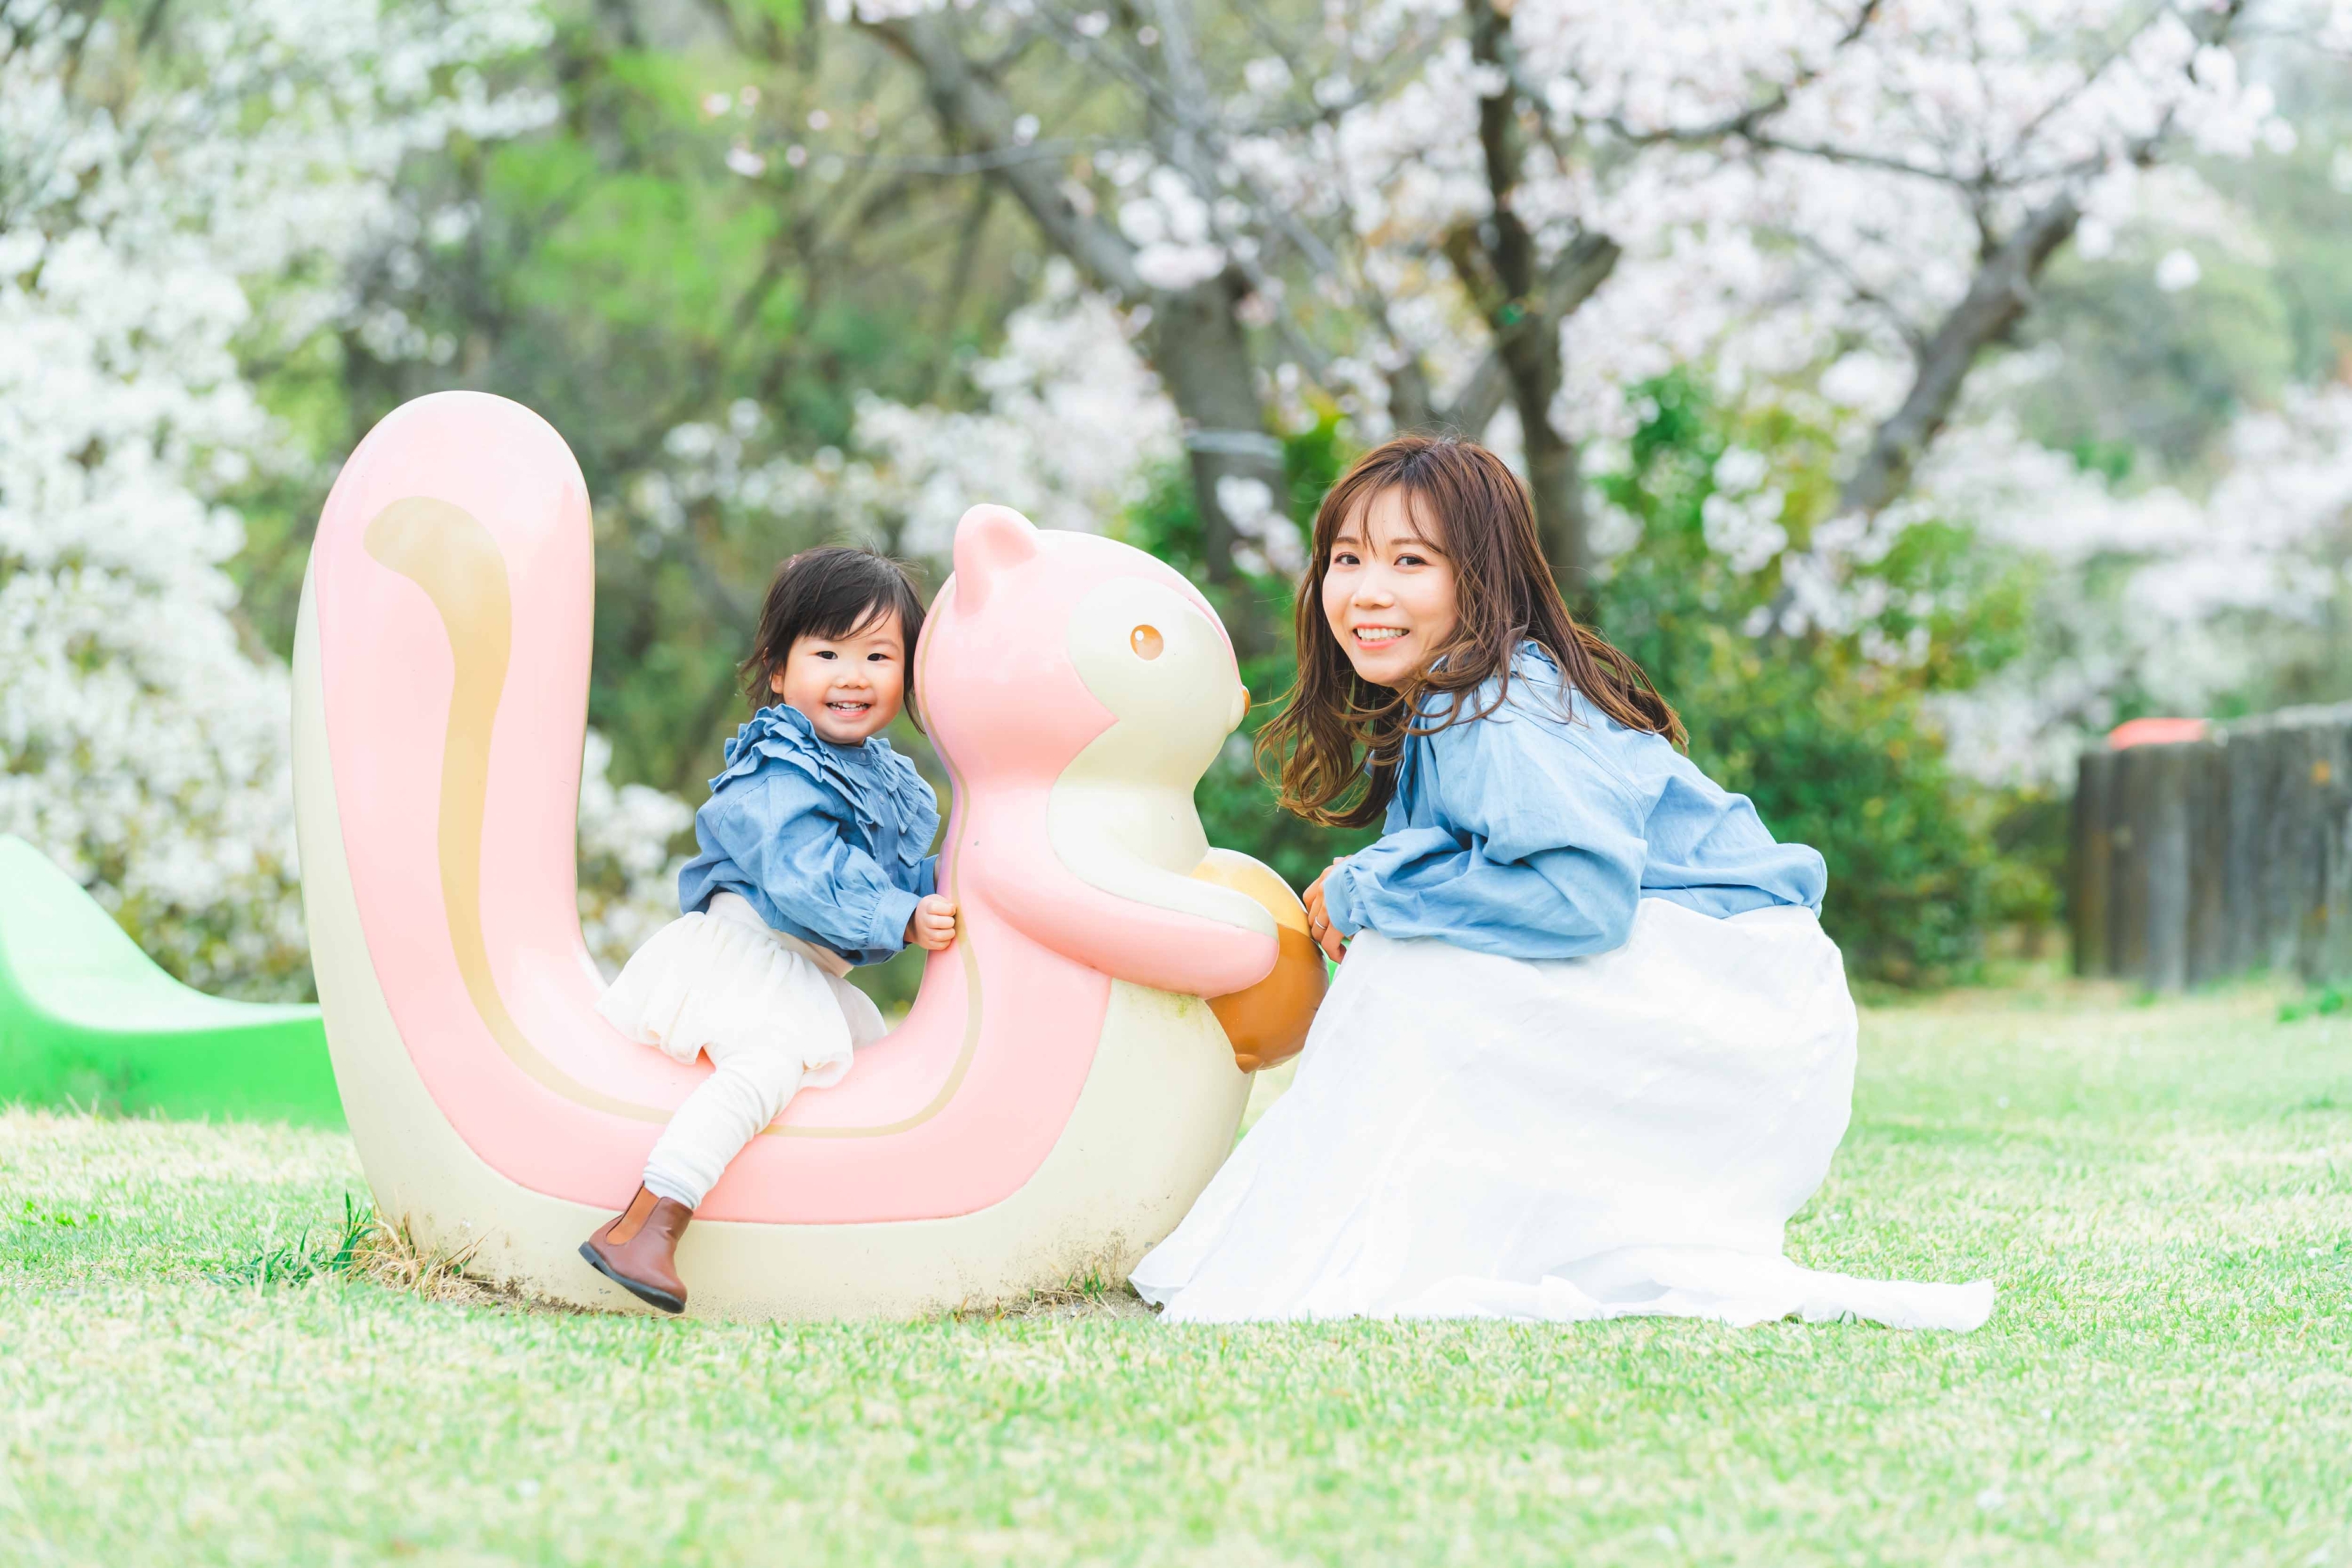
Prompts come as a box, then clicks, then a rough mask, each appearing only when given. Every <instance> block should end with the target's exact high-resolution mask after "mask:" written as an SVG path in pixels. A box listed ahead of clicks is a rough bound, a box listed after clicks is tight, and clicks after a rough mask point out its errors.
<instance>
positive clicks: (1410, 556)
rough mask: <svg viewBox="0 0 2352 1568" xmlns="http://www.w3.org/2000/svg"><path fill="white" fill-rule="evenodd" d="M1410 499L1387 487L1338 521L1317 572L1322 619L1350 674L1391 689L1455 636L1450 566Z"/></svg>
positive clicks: (1455, 611) (1452, 570) (1454, 609)
mask: <svg viewBox="0 0 2352 1568" xmlns="http://www.w3.org/2000/svg"><path fill="white" fill-rule="evenodd" d="M1414 512H1415V509H1414V507H1413V505H1412V498H1411V497H1410V496H1408V495H1407V494H1406V493H1405V492H1404V491H1403V490H1402V489H1399V488H1396V487H1391V488H1390V489H1384V490H1381V491H1380V492H1379V493H1378V494H1376V495H1374V496H1373V497H1372V498H1371V499H1370V500H1369V501H1367V502H1366V503H1365V504H1364V505H1362V506H1360V507H1359V508H1357V510H1356V512H1355V515H1354V516H1352V517H1349V519H1348V520H1347V521H1344V522H1342V523H1340V524H1339V533H1338V535H1337V536H1336V537H1335V538H1333V540H1332V541H1331V558H1330V560H1329V561H1328V562H1327V563H1325V565H1324V568H1323V618H1324V619H1325V620H1326V621H1328V622H1329V623H1330V626H1331V635H1332V636H1333V637H1338V638H1339V646H1340V647H1343V648H1345V649H1346V650H1347V653H1348V662H1349V664H1352V665H1354V666H1355V667H1356V673H1357V674H1358V675H1360V676H1361V677H1363V678H1364V679H1366V680H1368V681H1370V683H1371V684H1372V685H1374V686H1386V687H1396V686H1400V685H1402V684H1403V683H1404V682H1405V681H1406V680H1408V679H1411V678H1412V676H1413V675H1414V674H1416V673H1418V672H1419V671H1421V670H1423V669H1424V668H1428V664H1429V660H1430V658H1431V657H1432V656H1433V655H1434V654H1435V653H1436V651H1437V650H1438V649H1439V648H1441V647H1444V646H1445V642H1446V639H1447V638H1449V637H1452V636H1453V635H1454V624H1455V621H1456V619H1457V618H1458V616H1457V609H1456V605H1455V601H1454V563H1453V562H1452V561H1451V560H1449V559H1447V557H1446V554H1445V552H1444V549H1443V548H1442V547H1441V546H1440V544H1439V542H1438V541H1437V540H1435V539H1433V538H1432V537H1431V534H1432V533H1433V532H1434V531H1435V530H1434V529H1433V528H1432V529H1426V530H1425V529H1424V528H1423V522H1422V520H1421V519H1419V518H1418V517H1416V516H1415V515H1414Z"/></svg>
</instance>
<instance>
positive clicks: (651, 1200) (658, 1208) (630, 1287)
mask: <svg viewBox="0 0 2352 1568" xmlns="http://www.w3.org/2000/svg"><path fill="white" fill-rule="evenodd" d="M693 1217H694V1211H693V1210H692V1209H690V1208H688V1207H687V1206H686V1205H684V1204H682V1203H680V1202H678V1201H677V1199H676V1198H657V1197H656V1196H654V1194H651V1193H649V1192H647V1191H646V1189H645V1188H643V1187H639V1188H638V1189H637V1195H636V1196H635V1197H633V1198H631V1199H630V1200H629V1206H628V1207H627V1208H625V1209H623V1210H622V1211H621V1212H620V1213H619V1214H617V1215H614V1217H613V1218H611V1219H609V1220H607V1221H605V1222H604V1225H603V1226H600V1227H599V1228H598V1229H597V1231H596V1234H595V1235H593V1236H592V1237H589V1238H588V1239H587V1240H585V1241H583V1242H582V1243H581V1244H580V1256H581V1257H583V1258H586V1259H587V1260H588V1262H589V1266H590V1267H592V1268H594V1269H595V1270H596V1272H597V1273H599V1274H602V1275H603V1276H604V1278H605V1279H610V1280H611V1281H612V1282H613V1283H614V1284H615V1285H618V1286H619V1287H620V1288H621V1289H624V1290H626V1291H627V1292H628V1293H629V1294H630V1295H632V1296H635V1298H636V1299H637V1300H640V1301H643V1302H645V1303H646V1305H647V1306H649V1307H656V1308H659V1309H660V1310H663V1311H665V1312H683V1311H685V1310H686V1282H685V1281H684V1280H682V1279H679V1278H678V1277H677V1238H678V1237H681V1236H684V1235H685V1234H686V1222H687V1221H688V1220H690V1219H692V1218H693Z"/></svg>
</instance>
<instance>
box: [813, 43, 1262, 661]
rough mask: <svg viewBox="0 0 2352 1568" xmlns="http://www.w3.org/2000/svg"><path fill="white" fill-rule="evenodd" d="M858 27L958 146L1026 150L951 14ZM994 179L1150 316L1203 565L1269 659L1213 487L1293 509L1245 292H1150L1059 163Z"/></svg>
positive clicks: (1234, 619)
mask: <svg viewBox="0 0 2352 1568" xmlns="http://www.w3.org/2000/svg"><path fill="white" fill-rule="evenodd" d="M860 25H861V26H865V27H866V29H867V30H868V31H870V32H872V33H873V34H874V35H875V36H876V37H879V38H880V39H881V40H882V41H883V42H884V43H885V44H886V45H887V46H888V47H890V48H891V49H892V50H893V51H895V52H896V53H897V54H898V56H899V57H900V58H903V59H905V60H906V61H907V62H908V64H909V65H911V66H913V67H914V68H916V69H917V70H918V71H919V72H920V73H921V75H922V79H923V88H924V94H925V96H926V97H927V98H928V99H929V102H930V105H931V111H932V114H933V117H934V118H935V119H937V120H938V121H939V123H940V128H941V129H942V131H944V132H946V133H947V136H948V139H949V140H950V142H954V143H956V144H958V145H961V146H963V147H966V148H968V149H971V150H972V151H974V152H1001V151H1004V150H1007V149H1017V148H1018V147H1020V146H1021V145H1022V138H1021V137H1020V135H1019V134H1018V133H1017V132H1016V129H1015V122H1016V120H1017V118H1018V117H1017V116H1016V115H1015V114H1014V112H1013V105H1012V104H1011V103H1010V102H1009V101H1007V100H1006V99H1005V97H1004V95H1003V92H1002V91H1000V90H999V89H998V88H997V86H996V84H995V82H994V81H992V79H989V78H988V77H987V76H985V75H983V74H982V72H981V71H979V70H976V69H974V68H973V67H972V64H971V61H970V60H969V59H967V58H965V57H964V54H963V51H962V46H961V41H960V39H959V37H958V35H957V32H956V29H955V25H954V23H953V21H952V20H951V18H950V16H948V15H945V14H937V13H935V14H929V15H925V16H914V17H909V18H906V19H904V20H891V21H880V22H868V23H862V24H860ZM987 177H988V178H990V179H992V180H994V181H996V182H997V183H998V184H1000V185H1001V186H1002V187H1003V189H1004V190H1005V191H1006V192H1007V193H1008V194H1010V195H1012V196H1013V199H1014V200H1015V201H1016V202H1018V203H1020V205H1021V207H1022V210H1023V211H1024V212H1025V213H1026V214H1028V216H1029V219H1030V221H1031V222H1032V223H1033V224H1034V225H1035V226H1036V229H1037V233H1038V236H1039V237H1041V238H1042V239H1044V240H1045V243H1046V244H1047V245H1050V246H1051V247H1053V248H1054V249H1055V250H1056V251H1057V252H1059V253H1060V254H1061V255H1062V256H1064V257H1066V258H1068V259H1069V261H1070V262H1071V263H1072V264H1073V265H1075V266H1076V268H1078V270H1079V272H1080V273H1081V274H1082V275H1083V276H1084V277H1085V278H1086V279H1087V282H1088V283H1089V284H1091V285H1092V286H1093V287H1095V288H1097V289H1103V290H1105V291H1107V292H1108V293H1111V294H1115V295H1118V296H1120V297H1122V298H1124V299H1127V300H1131V301H1134V302H1136V303H1139V304H1149V305H1150V307H1151V325H1150V329H1149V330H1148V331H1146V332H1145V334H1144V337H1143V353H1144V358H1145V360H1146V361H1147V362H1148V363H1150V366H1151V368H1152V370H1153V372H1154V373H1155V374H1158V375H1159V377H1160V382H1161V383H1162V384H1164V385H1165V386H1166V387H1167V389H1168V396H1169V400H1170V401H1171V402H1172V403H1173V404H1175V405H1176V412H1177V414H1178V416H1180V417H1181V419H1182V420H1183V423H1184V447H1185V454H1186V461H1187V467H1188V468H1190V470H1191V473H1192V489H1193V499H1194V502H1195V504H1196V505H1197V506H1198V508H1199V510H1200V517H1201V535H1202V553H1203V555H1204V557H1205V560H1204V562H1203V564H1204V566H1205V568H1206V570H1207V572H1208V574H1209V579H1210V581H1211V583H1213V584H1216V585H1218V586H1219V587H1220V588H1222V589H1223V590H1225V591H1224V592H1223V593H1222V594H1221V595H1219V596H1220V597H1221V598H1222V599H1223V601H1224V602H1223V604H1221V605H1219V606H1218V607H1219V609H1220V611H1221V612H1222V613H1223V616H1224V617H1225V623H1226V630H1227V631H1228V632H1229V633H1230V634H1231V635H1232V637H1233V639H1234V648H1235V650H1236V651H1237V652H1239V653H1240V654H1241V655H1242V657H1244V658H1248V657H1250V656H1251V655H1252V654H1256V653H1262V652H1265V650H1266V649H1268V648H1270V647H1272V646H1273V643H1274V636H1273V627H1272V625H1271V623H1270V620H1269V617H1268V616H1267V614H1266V606H1265V605H1264V604H1263V603H1261V602H1260V601H1259V599H1258V596H1257V595H1256V594H1255V593H1254V592H1252V591H1250V590H1249V588H1248V585H1247V584H1245V583H1244V582H1242V581H1241V573H1240V571H1239V569H1238V568H1237V567H1236V566H1235V565H1234V538H1235V532H1236V531H1235V529H1234V519H1233V518H1232V516H1231V515H1229V514H1228V512H1227V511H1226V510H1225V503H1224V500H1223V498H1221V497H1220V496H1219V494H1218V489H1217V487H1218V483H1219V481H1220V480H1223V479H1255V480H1256V481H1258V482H1259V483H1261V484H1264V485H1265V487H1266V489H1267V491H1268V494H1269V496H1270V497H1271V499H1272V501H1273V504H1274V507H1275V510H1276V511H1277V512H1281V513H1284V514H1287V512H1288V510H1289V496H1288V494H1287V493H1286V480H1285V478H1284V475H1283V465H1282V443H1281V442H1280V441H1278V440H1276V438H1275V437H1274V436H1273V435H1271V434H1270V433H1269V432H1268V431H1267V429H1266V419H1265V405H1264V404H1263V403H1262V402H1261V401H1260V399H1259V397H1258V391H1257V378H1256V374H1255V363H1254V361H1253V360H1252V357H1251V353H1250V344H1249V338H1248V334H1247V332H1246V331H1245V330H1244V327H1243V325H1242V322H1241V318H1240V316H1239V314H1238V313H1237V312H1238V309H1239V307H1240V304H1241V302H1242V300H1244V298H1245V297H1246V296H1247V292H1248V289H1247V286H1246V284H1245V283H1244V281H1243V280H1242V279H1239V278H1237V277H1236V276H1234V274H1233V273H1231V272H1227V273H1224V274H1221V275H1219V276H1218V277H1215V278H1210V279H1204V280H1203V281H1202V282H1199V283H1196V284H1193V285H1192V287H1191V288H1189V289H1154V288H1151V287H1150V285H1148V284H1146V283H1145V282H1144V281H1143V280H1142V279H1141V278H1140V277H1139V276H1138V275H1137V273H1136V270H1135V250H1134V247H1132V246H1131V245H1129V243H1128V240H1127V237H1125V236H1124V235H1122V234H1121V233H1120V232H1119V231H1118V229H1117V228H1116V227H1115V226H1112V225H1110V224H1108V223H1106V222H1104V221H1103V220H1102V218H1101V217H1100V216H1097V215H1096V214H1095V213H1094V212H1092V211H1091V210H1088V211H1086V212H1081V211H1080V210H1078V208H1077V207H1076V205H1073V204H1072V202H1071V200H1070V196H1069V194H1068V192H1067V190H1066V188H1065V185H1066V182H1065V180H1064V178H1063V175H1062V173H1061V171H1060V170H1059V169H1058V168H1057V167H1056V166H1055V165H1054V164H1053V163H1048V162H1045V161H1041V160H1037V159H1024V158H1007V159H1004V160H1003V161H1001V162H998V163H994V164H992V167H991V169H990V172H989V174H988V176H987ZM1202 194H1203V195H1205V194H1206V193H1202Z"/></svg>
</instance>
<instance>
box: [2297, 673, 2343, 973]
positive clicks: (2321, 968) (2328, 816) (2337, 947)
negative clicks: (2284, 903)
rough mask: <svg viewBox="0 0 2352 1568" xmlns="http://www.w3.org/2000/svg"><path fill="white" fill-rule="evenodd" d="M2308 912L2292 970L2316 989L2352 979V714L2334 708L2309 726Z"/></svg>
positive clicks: (2325, 711)
mask: <svg viewBox="0 0 2352 1568" xmlns="http://www.w3.org/2000/svg"><path fill="white" fill-rule="evenodd" d="M2309 770H2310V772H2309V787H2310V801H2311V827H2310V833H2311V846H2312V860H2313V866H2312V876H2311V910H2310V912H2309V914H2308V915H2307V916H2306V917H2305V923H2304V931H2303V941H2302V942H2301V943H2300V944H2299V945H2298V948H2297V951H2296V954H2295V958H2296V963H2295V968H2296V971H2297V972H2298V973H2300V974H2301V975H2302V976H2303V978H2304V979H2305V981H2307V982H2309V983H2310V984H2315V985H2325V984H2332V983H2333V982H2335V981H2337V980H2340V979H2343V978H2345V977H2346V976H2347V974H2352V864H2347V861H2352V853H2347V843H2346V821H2345V817H2346V808H2347V803H2352V711H2347V710H2346V709H2344V708H2341V707H2338V708H2334V709H2329V710H2323V711H2322V712H2321V713H2320V714H2318V715H2315V718H2314V721H2313V723H2312V726H2311V745H2310V763H2309Z"/></svg>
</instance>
